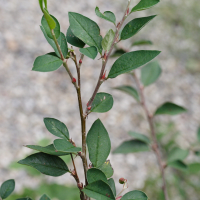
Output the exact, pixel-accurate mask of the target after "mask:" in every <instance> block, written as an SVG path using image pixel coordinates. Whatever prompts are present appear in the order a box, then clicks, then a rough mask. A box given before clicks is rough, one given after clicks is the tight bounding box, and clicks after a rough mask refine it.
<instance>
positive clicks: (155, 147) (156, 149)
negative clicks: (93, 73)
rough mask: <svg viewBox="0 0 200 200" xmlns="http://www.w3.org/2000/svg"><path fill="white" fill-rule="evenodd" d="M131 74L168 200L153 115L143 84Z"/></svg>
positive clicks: (167, 199)
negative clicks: (145, 118)
mask: <svg viewBox="0 0 200 200" xmlns="http://www.w3.org/2000/svg"><path fill="white" fill-rule="evenodd" d="M132 75H133V77H134V79H135V81H136V85H137V87H138V90H139V93H140V98H141V99H140V104H141V106H142V108H143V109H144V111H145V114H146V117H147V120H148V123H149V127H150V132H151V137H152V140H153V146H152V148H153V151H154V152H155V155H156V158H157V161H158V165H159V168H160V173H161V177H162V182H163V185H162V190H163V193H164V196H165V200H169V197H168V193H167V186H166V178H165V167H164V165H163V163H162V158H161V152H160V149H159V146H158V141H157V138H156V132H155V127H154V121H153V116H152V115H151V114H150V113H149V110H148V108H147V105H146V101H145V96H144V91H143V86H142V85H141V84H140V81H139V79H138V77H137V75H136V74H135V72H133V73H132Z"/></svg>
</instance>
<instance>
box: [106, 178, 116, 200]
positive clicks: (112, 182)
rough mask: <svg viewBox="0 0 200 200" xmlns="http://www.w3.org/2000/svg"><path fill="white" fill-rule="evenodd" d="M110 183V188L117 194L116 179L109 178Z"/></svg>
mask: <svg viewBox="0 0 200 200" xmlns="http://www.w3.org/2000/svg"><path fill="white" fill-rule="evenodd" d="M108 185H109V186H110V188H111V189H112V191H113V194H114V196H116V187H115V182H114V179H113V178H110V179H109V180H108Z"/></svg>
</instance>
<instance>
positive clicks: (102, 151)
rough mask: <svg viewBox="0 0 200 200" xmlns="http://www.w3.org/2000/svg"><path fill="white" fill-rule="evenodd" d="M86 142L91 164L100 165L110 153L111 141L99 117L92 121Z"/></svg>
mask: <svg viewBox="0 0 200 200" xmlns="http://www.w3.org/2000/svg"><path fill="white" fill-rule="evenodd" d="M86 142H87V146H88V151H89V158H90V161H91V162H92V164H93V166H94V167H99V166H101V165H102V164H103V163H104V162H105V161H106V159H107V157H108V155H109V153H110V149H111V143H110V138H109V135H108V132H107V130H106V129H105V127H104V125H103V124H102V122H101V121H100V119H97V120H96V121H95V122H94V123H93V125H92V127H91V128H90V130H89V132H88V135H87V141H86Z"/></svg>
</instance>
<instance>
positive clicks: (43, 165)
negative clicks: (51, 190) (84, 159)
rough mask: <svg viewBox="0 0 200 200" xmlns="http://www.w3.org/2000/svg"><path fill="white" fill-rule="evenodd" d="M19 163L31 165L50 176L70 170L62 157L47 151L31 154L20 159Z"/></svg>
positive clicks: (59, 174)
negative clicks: (46, 152)
mask: <svg viewBox="0 0 200 200" xmlns="http://www.w3.org/2000/svg"><path fill="white" fill-rule="evenodd" d="M18 163H19V164H22V165H28V166H31V167H33V168H35V169H37V170H38V171H39V172H41V173H42V174H45V175H49V176H55V177H57V176H61V175H63V174H65V173H67V172H69V169H68V167H67V165H66V164H65V162H64V161H63V160H62V159H61V158H59V157H58V156H52V155H49V154H45V153H36V154H33V155H30V156H28V157H27V158H25V159H23V160H20V161H19V162H18Z"/></svg>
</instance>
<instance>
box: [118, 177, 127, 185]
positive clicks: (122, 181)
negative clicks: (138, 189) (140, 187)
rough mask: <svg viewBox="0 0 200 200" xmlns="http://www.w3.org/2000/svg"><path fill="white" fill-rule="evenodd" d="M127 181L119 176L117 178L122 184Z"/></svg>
mask: <svg viewBox="0 0 200 200" xmlns="http://www.w3.org/2000/svg"><path fill="white" fill-rule="evenodd" d="M126 182H127V180H126V179H125V178H120V179H119V183H120V184H124V183H126Z"/></svg>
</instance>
